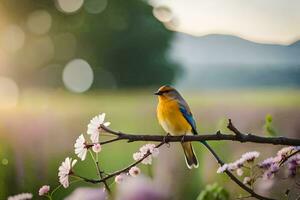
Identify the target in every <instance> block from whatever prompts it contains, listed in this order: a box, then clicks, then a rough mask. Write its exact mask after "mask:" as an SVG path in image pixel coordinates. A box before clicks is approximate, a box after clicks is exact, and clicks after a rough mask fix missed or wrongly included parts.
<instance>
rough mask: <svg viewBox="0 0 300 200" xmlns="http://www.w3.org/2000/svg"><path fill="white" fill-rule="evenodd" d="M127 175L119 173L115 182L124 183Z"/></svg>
mask: <svg viewBox="0 0 300 200" xmlns="http://www.w3.org/2000/svg"><path fill="white" fill-rule="evenodd" d="M125 176H126V175H125V174H119V175H117V176H116V177H115V182H116V183H118V184H120V183H122V182H123V181H124V179H125Z"/></svg>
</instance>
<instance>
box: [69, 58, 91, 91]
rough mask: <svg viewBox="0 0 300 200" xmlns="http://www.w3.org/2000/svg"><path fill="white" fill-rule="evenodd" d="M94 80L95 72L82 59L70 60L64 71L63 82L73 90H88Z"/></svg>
mask: <svg viewBox="0 0 300 200" xmlns="http://www.w3.org/2000/svg"><path fill="white" fill-rule="evenodd" d="M93 80H94V73H93V70H92V68H91V66H90V65H89V64H88V63H87V62H86V61H85V60H82V59H74V60H72V61H70V62H69V63H68V64H67V65H66V66H65V68H64V71H63V82H64V84H65V86H66V88H67V89H69V90H70V91H72V92H77V93H81V92H85V91H87V90H88V89H89V88H90V87H91V85H92V83H93Z"/></svg>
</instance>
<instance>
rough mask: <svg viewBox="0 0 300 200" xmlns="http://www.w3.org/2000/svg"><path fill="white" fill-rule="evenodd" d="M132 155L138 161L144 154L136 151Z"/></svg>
mask: <svg viewBox="0 0 300 200" xmlns="http://www.w3.org/2000/svg"><path fill="white" fill-rule="evenodd" d="M132 157H133V159H134V160H135V161H138V160H140V159H142V158H143V157H144V156H143V154H142V153H141V152H136V153H134V154H133V155H132Z"/></svg>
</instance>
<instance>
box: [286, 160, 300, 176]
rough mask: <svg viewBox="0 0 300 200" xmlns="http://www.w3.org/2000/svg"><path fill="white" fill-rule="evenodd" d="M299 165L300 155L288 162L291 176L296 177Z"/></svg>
mask: <svg viewBox="0 0 300 200" xmlns="http://www.w3.org/2000/svg"><path fill="white" fill-rule="evenodd" d="M299 164H300V156H299V155H295V156H292V157H291V158H289V160H288V162H287V166H288V174H289V176H295V175H296V170H297V167H298V166H299Z"/></svg>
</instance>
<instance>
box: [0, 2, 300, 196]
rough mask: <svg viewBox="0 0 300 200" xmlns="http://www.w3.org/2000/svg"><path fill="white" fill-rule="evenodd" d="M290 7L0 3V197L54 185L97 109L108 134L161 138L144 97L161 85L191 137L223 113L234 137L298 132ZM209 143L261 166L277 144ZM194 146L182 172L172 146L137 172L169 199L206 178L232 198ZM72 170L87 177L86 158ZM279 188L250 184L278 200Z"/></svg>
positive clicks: (299, 58)
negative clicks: (184, 110) (179, 105)
mask: <svg viewBox="0 0 300 200" xmlns="http://www.w3.org/2000/svg"><path fill="white" fill-rule="evenodd" d="M299 9H300V2H299V1H297V0H292V1H288V2H285V1H280V0H275V1H274V0H265V1H263V2H262V1H258V0H257V1H256V0H255V1H248V2H245V1H238V0H229V1H228V0H226V1H225V0H213V1H209V0H202V1H198V0H188V1H180V0H172V1H171V0H150V1H147V0H126V1H122V0H51V1H49V0H38V1H37V0H22V1H18V0H0V199H5V198H6V197H7V196H9V195H12V194H16V193H19V192H35V193H34V195H35V198H38V197H37V196H36V195H37V191H38V188H39V187H40V186H41V185H43V184H50V185H51V186H52V187H53V186H56V185H57V184H58V178H57V168H58V166H59V165H60V163H61V161H62V160H63V159H64V158H65V157H66V156H72V157H75V155H74V152H73V145H74V143H75V140H76V138H77V137H78V135H79V134H80V133H85V132H86V129H87V127H86V126H87V124H88V123H89V120H90V119H91V118H92V117H93V116H95V115H97V114H98V113H100V112H105V113H107V120H108V121H110V122H112V125H111V127H112V128H113V129H115V130H122V131H127V132H130V133H153V134H164V132H163V131H162V129H161V128H160V127H159V125H158V123H157V120H156V114H155V109H156V104H157V100H156V97H155V96H153V92H154V91H155V90H156V89H157V88H158V87H159V86H161V85H164V84H171V85H173V86H175V87H177V88H178V89H179V91H180V92H181V93H182V94H183V96H184V97H185V98H186V99H187V101H188V102H189V104H190V106H191V108H192V110H193V113H194V116H195V118H196V121H197V124H198V129H199V132H200V133H214V132H216V131H217V130H222V131H224V132H228V130H226V123H227V119H228V118H231V119H233V121H234V123H235V125H236V126H237V127H238V128H239V129H240V130H242V131H245V132H252V133H255V134H260V135H266V134H273V135H274V134H277V135H282V136H289V137H299V131H300V125H299V119H300V91H299V88H300V41H298V39H300V26H299V24H300V12H298V11H299ZM267 115H269V117H270V116H272V120H271V121H272V122H271V124H270V123H269V122H267V123H269V124H266V119H265V118H266V116H267ZM267 121H268V120H267ZM104 139H105V138H104ZM211 143H212V145H213V146H214V147H215V148H216V150H217V151H218V152H219V153H220V155H221V157H222V158H223V160H225V161H232V160H235V159H237V158H238V157H239V156H240V155H241V153H243V152H246V151H249V150H257V151H261V152H263V153H262V158H261V159H263V158H266V157H268V156H271V155H273V154H275V151H276V150H278V149H279V148H280V147H273V146H270V147H267V146H265V145H253V144H238V143H235V144H232V143H228V142H218V143H216V142H211ZM141 145H142V143H134V144H127V143H125V142H118V143H114V144H112V145H108V146H105V147H103V151H102V153H101V156H100V160H101V165H102V168H104V169H105V170H106V171H107V172H112V171H113V170H116V169H120V168H122V167H124V166H126V165H127V164H129V163H131V162H132V153H134V152H135V151H136V150H137V149H138V147H139V146H141ZM195 148H196V152H197V155H198V157H199V160H200V168H199V169H198V170H192V171H190V170H188V169H187V168H186V166H185V162H184V158H183V155H182V152H181V149H180V148H179V145H178V144H172V145H171V147H170V148H164V149H163V150H162V153H161V155H160V157H159V158H158V159H157V160H156V161H155V163H154V165H153V167H152V168H148V167H142V169H143V172H144V173H145V174H148V175H149V176H151V177H153V179H154V180H155V181H157V184H158V185H160V186H161V187H163V188H164V190H165V191H168V192H169V193H170V194H171V196H172V199H196V197H197V196H198V195H199V193H200V192H201V191H202V190H203V189H204V188H205V186H206V185H207V184H213V183H218V184H219V185H221V186H223V187H224V188H225V189H226V190H228V191H229V193H230V194H231V197H232V198H234V197H235V196H237V195H238V194H240V193H241V194H244V193H243V192H242V191H241V190H240V189H239V188H238V187H236V185H235V184H234V183H232V182H230V180H229V179H228V178H227V177H226V176H224V175H217V174H216V170H217V167H218V166H217V164H216V162H215V161H214V159H213V158H212V157H211V155H209V154H208V152H207V151H206V150H205V149H204V148H203V147H202V146H200V145H195ZM124 149H126V150H124ZM164 157H165V158H167V157H168V158H172V160H171V161H170V162H169V160H168V159H167V160H168V162H166V161H165V160H166V159H164ZM76 170H78V171H79V172H81V173H82V174H86V175H87V176H89V177H95V175H96V174H95V169H94V165H93V163H91V160H88V161H87V162H80V163H79V164H78V165H77V168H76ZM290 184H291V183H290V182H289V181H286V180H284V181H283V180H281V179H280V180H278V181H276V182H270V183H268V184H266V183H264V184H261V183H258V184H257V186H256V187H257V188H256V189H257V190H258V191H259V192H261V193H262V194H266V195H277V196H278V195H280V194H281V195H282V194H283V193H284V191H283V190H282V189H281V190H278V188H283V185H284V187H289V185H290ZM78 185H80V184H79V183H77V184H75V185H74V186H71V187H70V188H68V189H66V190H65V189H62V190H59V191H58V192H57V194H56V195H55V198H56V199H63V198H64V197H65V196H67V195H68V194H69V193H70V192H72V191H73V189H74V187H78ZM81 185H85V186H86V185H88V184H81ZM88 186H91V187H93V186H92V185H88ZM113 187H115V186H114V185H113Z"/></svg>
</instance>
